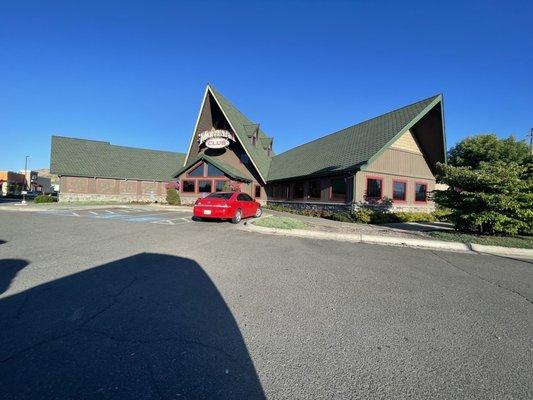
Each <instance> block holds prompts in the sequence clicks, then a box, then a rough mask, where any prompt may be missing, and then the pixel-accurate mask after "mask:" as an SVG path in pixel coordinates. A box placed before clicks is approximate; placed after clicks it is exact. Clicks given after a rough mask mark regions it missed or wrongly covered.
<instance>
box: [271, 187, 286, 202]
mask: <svg viewBox="0 0 533 400" xmlns="http://www.w3.org/2000/svg"><path fill="white" fill-rule="evenodd" d="M273 192H274V196H273V197H274V198H275V199H287V198H288V197H289V185H285V184H284V185H274V190H273Z"/></svg>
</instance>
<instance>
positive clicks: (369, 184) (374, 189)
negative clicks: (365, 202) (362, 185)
mask: <svg viewBox="0 0 533 400" xmlns="http://www.w3.org/2000/svg"><path fill="white" fill-rule="evenodd" d="M382 190H383V180H382V179H376V178H367V180H366V197H368V198H370V199H381V194H382Z"/></svg>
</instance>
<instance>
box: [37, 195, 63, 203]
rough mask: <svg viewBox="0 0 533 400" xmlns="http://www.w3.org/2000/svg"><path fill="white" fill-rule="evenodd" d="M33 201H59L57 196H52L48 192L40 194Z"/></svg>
mask: <svg viewBox="0 0 533 400" xmlns="http://www.w3.org/2000/svg"><path fill="white" fill-rule="evenodd" d="M33 201H34V202H35V203H55V202H56V201H57V197H52V196H49V195H46V194H40V195H39V196H37V197H36V198H35V200H33Z"/></svg>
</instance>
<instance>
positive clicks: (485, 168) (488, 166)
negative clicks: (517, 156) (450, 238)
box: [434, 162, 533, 235]
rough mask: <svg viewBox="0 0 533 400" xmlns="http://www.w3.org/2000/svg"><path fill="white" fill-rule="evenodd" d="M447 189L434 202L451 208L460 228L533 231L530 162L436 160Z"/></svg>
mask: <svg viewBox="0 0 533 400" xmlns="http://www.w3.org/2000/svg"><path fill="white" fill-rule="evenodd" d="M439 168H440V170H441V173H442V182H443V183H445V184H447V185H448V189H446V190H439V191H436V192H435V194H434V198H435V202H436V203H437V204H439V205H440V206H442V207H445V208H449V209H451V210H452V212H451V214H450V220H451V221H452V222H453V223H454V225H455V228H456V229H457V230H460V231H467V232H468V231H471V232H478V233H488V234H491V235H495V234H503V235H516V234H519V233H521V234H527V235H531V234H533V164H526V165H518V164H515V163H502V162H493V163H486V162H481V163H480V164H479V167H478V168H477V169H475V170H474V169H471V168H470V167H453V166H451V165H444V164H439Z"/></svg>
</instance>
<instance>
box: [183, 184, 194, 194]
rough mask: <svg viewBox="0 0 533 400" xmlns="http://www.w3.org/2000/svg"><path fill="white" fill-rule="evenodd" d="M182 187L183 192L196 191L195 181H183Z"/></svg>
mask: <svg viewBox="0 0 533 400" xmlns="http://www.w3.org/2000/svg"><path fill="white" fill-rule="evenodd" d="M181 188H182V189H181V190H182V192H183V193H194V181H182V182H181Z"/></svg>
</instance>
